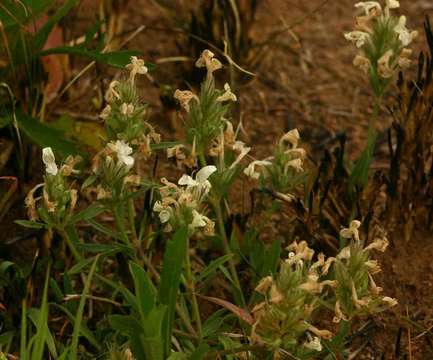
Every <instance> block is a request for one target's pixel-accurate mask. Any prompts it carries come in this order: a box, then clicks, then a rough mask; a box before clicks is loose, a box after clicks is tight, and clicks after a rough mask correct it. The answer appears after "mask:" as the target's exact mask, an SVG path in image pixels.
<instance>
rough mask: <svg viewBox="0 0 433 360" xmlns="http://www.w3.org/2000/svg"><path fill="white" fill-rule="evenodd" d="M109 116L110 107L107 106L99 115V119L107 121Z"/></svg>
mask: <svg viewBox="0 0 433 360" xmlns="http://www.w3.org/2000/svg"><path fill="white" fill-rule="evenodd" d="M110 115H111V106H110V105H107V106H106V107H105V108H104V110H102V112H101V114H99V117H100V118H101V119H104V120H105V119H107V118H108V117H109V116H110Z"/></svg>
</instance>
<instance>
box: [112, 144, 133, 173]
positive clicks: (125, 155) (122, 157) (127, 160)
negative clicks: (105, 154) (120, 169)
mask: <svg viewBox="0 0 433 360" xmlns="http://www.w3.org/2000/svg"><path fill="white" fill-rule="evenodd" d="M107 146H108V148H109V149H110V150H112V151H114V152H115V153H116V154H117V158H118V159H119V161H120V162H122V163H123V164H124V165H126V166H128V167H132V166H133V165H134V158H133V157H132V156H131V154H132V148H131V147H130V146H129V145H128V143H126V142H125V141H123V140H117V141H116V142H115V143H113V142H110V143H108V144H107Z"/></svg>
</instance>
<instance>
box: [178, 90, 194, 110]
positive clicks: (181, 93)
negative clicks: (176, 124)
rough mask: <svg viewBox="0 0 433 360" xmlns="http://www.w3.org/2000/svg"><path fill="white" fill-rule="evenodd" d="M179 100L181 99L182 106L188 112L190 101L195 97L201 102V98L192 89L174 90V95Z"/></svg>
mask: <svg viewBox="0 0 433 360" xmlns="http://www.w3.org/2000/svg"><path fill="white" fill-rule="evenodd" d="M173 97H174V98H175V99H176V100H177V101H179V103H180V106H182V107H183V108H184V109H185V110H186V111H187V112H189V102H190V101H191V100H192V99H194V100H196V101H197V102H199V101H200V100H199V98H198V96H197V95H195V94H194V93H193V92H192V91H189V90H179V89H177V90H176V91H175V92H174V96H173Z"/></svg>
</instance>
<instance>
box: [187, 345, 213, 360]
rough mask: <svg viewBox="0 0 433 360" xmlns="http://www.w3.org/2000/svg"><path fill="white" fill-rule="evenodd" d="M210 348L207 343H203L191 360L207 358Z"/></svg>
mask: <svg viewBox="0 0 433 360" xmlns="http://www.w3.org/2000/svg"><path fill="white" fill-rule="evenodd" d="M209 350H210V347H209V345H208V344H206V343H201V344H200V345H199V346H198V347H197V349H195V351H194V352H193V353H192V354H191V356H190V358H189V359H190V360H202V359H204V358H205V356H206V354H207V353H208V352H209Z"/></svg>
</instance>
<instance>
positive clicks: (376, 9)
mask: <svg viewBox="0 0 433 360" xmlns="http://www.w3.org/2000/svg"><path fill="white" fill-rule="evenodd" d="M355 7H356V8H362V9H364V11H365V15H366V16H370V15H375V14H380V13H381V12H382V6H380V4H379V3H378V2H377V1H361V2H359V3H356V4H355Z"/></svg>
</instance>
